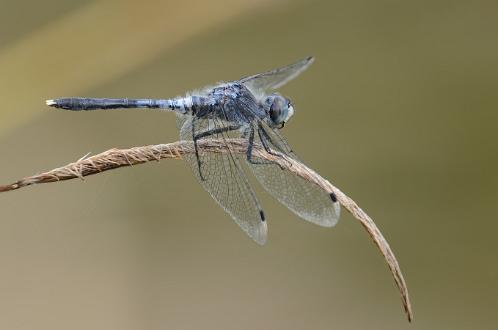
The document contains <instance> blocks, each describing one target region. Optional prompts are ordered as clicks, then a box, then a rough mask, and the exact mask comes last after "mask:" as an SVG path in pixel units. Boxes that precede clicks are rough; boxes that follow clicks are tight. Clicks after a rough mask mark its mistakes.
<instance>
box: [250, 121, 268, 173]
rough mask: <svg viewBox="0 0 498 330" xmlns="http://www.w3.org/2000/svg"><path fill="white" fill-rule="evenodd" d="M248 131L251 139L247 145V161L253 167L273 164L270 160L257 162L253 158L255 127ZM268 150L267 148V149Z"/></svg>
mask: <svg viewBox="0 0 498 330" xmlns="http://www.w3.org/2000/svg"><path fill="white" fill-rule="evenodd" d="M247 131H249V139H248V143H247V151H246V158H247V161H248V162H249V163H250V164H253V165H269V164H273V162H271V161H269V160H257V159H254V158H253V150H254V127H252V126H251V127H250V128H249V129H248V130H247ZM244 134H245V135H247V132H244ZM265 150H266V148H265Z"/></svg>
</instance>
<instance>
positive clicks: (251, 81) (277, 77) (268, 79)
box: [239, 56, 314, 93]
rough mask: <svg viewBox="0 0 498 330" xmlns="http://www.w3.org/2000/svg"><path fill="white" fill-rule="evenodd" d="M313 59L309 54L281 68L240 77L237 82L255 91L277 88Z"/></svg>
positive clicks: (305, 67) (298, 72) (301, 70)
mask: <svg viewBox="0 0 498 330" xmlns="http://www.w3.org/2000/svg"><path fill="white" fill-rule="evenodd" d="M313 61H314V58H313V57H311V56H310V57H307V58H304V59H302V60H300V61H298V62H296V63H294V64H290V65H287V66H284V67H282V68H278V69H274V70H271V71H268V72H264V73H259V74H256V75H253V76H249V77H245V78H242V79H241V80H239V82H240V83H242V84H244V85H245V86H247V88H249V89H250V90H251V91H252V92H255V93H259V92H261V91H266V90H269V89H277V88H280V87H281V86H283V85H285V84H286V83H287V82H289V81H291V80H292V79H294V78H296V77H297V76H298V75H299V74H300V73H301V72H303V71H304V70H306V69H307V68H308V67H309V66H310V65H311V63H313Z"/></svg>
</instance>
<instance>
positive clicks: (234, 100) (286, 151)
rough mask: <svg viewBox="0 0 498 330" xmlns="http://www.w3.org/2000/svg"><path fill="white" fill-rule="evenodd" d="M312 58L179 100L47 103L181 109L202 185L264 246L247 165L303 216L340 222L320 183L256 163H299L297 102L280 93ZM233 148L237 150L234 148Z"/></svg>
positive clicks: (182, 130)
mask: <svg viewBox="0 0 498 330" xmlns="http://www.w3.org/2000/svg"><path fill="white" fill-rule="evenodd" d="M312 62H313V58H312V57H308V58H305V59H303V60H301V61H298V62H296V63H294V64H291V65H288V66H285V67H282V68H278V69H275V70H271V71H268V72H264V73H260V74H256V75H253V76H249V77H245V78H242V79H240V80H237V81H232V82H228V83H222V84H219V85H217V86H215V87H210V88H205V89H203V90H201V91H198V92H193V93H190V94H188V95H186V96H183V97H177V98H173V99H163V100H154V99H95V98H61V99H55V100H48V101H47V104H48V105H50V106H52V107H56V108H62V109H67V110H75V111H79V110H97V109H129V108H147V109H162V110H168V111H173V112H175V113H176V115H177V124H178V129H179V130H180V138H181V139H182V140H188V141H192V142H193V144H194V149H195V152H194V153H192V154H189V155H185V157H184V158H185V159H186V160H187V162H188V163H189V164H190V166H191V167H192V169H193V172H194V174H195V175H196V177H197V178H198V179H199V181H200V182H201V184H202V186H203V187H204V188H205V189H206V190H207V191H208V192H209V193H210V194H211V196H212V197H213V198H214V199H215V200H216V201H217V202H218V203H219V204H220V206H221V207H223V209H224V210H225V211H226V212H228V213H229V214H230V215H231V216H232V218H233V219H234V220H235V221H236V222H237V224H238V225H239V226H240V227H241V228H242V229H243V230H244V231H245V232H246V233H247V234H248V235H249V236H250V237H251V238H252V239H254V240H255V241H256V242H258V243H260V244H264V243H265V242H266V236H267V226H266V221H265V215H264V213H263V209H262V207H261V205H260V203H259V201H258V199H257V197H256V194H255V193H254V191H253V189H252V188H251V186H250V184H249V181H248V179H247V177H246V175H245V172H244V169H243V167H242V166H241V162H240V161H241V158H243V161H244V160H245V162H246V164H247V165H248V167H249V168H250V169H251V170H252V172H253V173H254V175H255V176H256V178H257V179H258V181H259V182H260V183H261V184H262V185H263V187H264V188H265V189H266V190H267V191H268V192H270V193H271V194H272V195H273V196H274V197H275V198H276V199H278V200H279V201H280V202H281V203H282V204H284V205H285V206H287V207H288V208H289V209H290V210H291V211H293V212H294V213H295V214H297V215H298V216H300V217H302V218H303V219H305V220H308V221H310V222H313V223H316V224H318V225H321V226H327V227H331V226H333V225H335V224H336V223H337V220H338V218H339V210H340V208H339V204H338V203H337V200H336V197H335V195H334V194H328V193H326V192H325V191H324V190H322V189H321V188H320V187H318V186H316V185H315V184H314V183H311V182H309V181H306V180H304V179H302V178H300V177H298V176H296V175H295V174H293V173H292V172H290V171H287V170H286V169H284V168H282V167H280V166H279V165H277V164H275V163H273V162H269V161H263V160H261V159H259V158H257V157H253V150H254V149H255V148H254V146H255V145H258V146H262V147H263V148H264V150H265V151H266V152H268V153H271V154H274V155H285V156H286V157H292V158H297V157H296V156H295V154H294V153H293V151H292V150H291V149H290V147H289V145H288V144H287V142H286V141H285V139H284V138H283V136H282V135H281V134H280V133H279V130H280V129H281V128H283V127H284V124H285V123H286V122H287V121H288V120H289V119H290V117H291V116H292V115H293V114H294V107H293V105H292V103H291V101H290V100H289V99H287V98H285V97H283V96H281V95H280V94H278V93H275V92H274V91H273V90H275V89H277V88H279V87H281V86H282V85H284V84H285V83H287V82H288V81H290V80H292V79H293V78H295V77H296V76H297V75H299V74H300V73H301V72H302V71H304V70H305V69H306V68H307V67H308V66H309V65H310V64H311V63H312ZM234 137H238V138H244V139H247V146H248V147H247V151H246V153H245V155H243V156H241V155H239V154H235V153H232V152H225V153H208V152H203V151H202V150H200V149H199V148H198V142H199V141H200V140H204V139H217V140H219V141H226V139H228V138H234ZM227 149H228V150H230V148H229V147H228V148H227Z"/></svg>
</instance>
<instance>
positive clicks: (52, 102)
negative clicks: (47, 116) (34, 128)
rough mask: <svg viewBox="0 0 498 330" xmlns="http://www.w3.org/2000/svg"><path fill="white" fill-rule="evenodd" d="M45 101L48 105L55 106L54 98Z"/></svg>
mask: <svg viewBox="0 0 498 330" xmlns="http://www.w3.org/2000/svg"><path fill="white" fill-rule="evenodd" d="M45 103H46V104H47V105H48V106H50V107H51V106H54V105H55V101H54V100H46V101H45Z"/></svg>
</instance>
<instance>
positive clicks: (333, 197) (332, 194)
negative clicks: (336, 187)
mask: <svg viewBox="0 0 498 330" xmlns="http://www.w3.org/2000/svg"><path fill="white" fill-rule="evenodd" d="M330 199H331V200H332V202H334V203H335V202H337V196H336V195H335V194H334V193H330Z"/></svg>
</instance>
